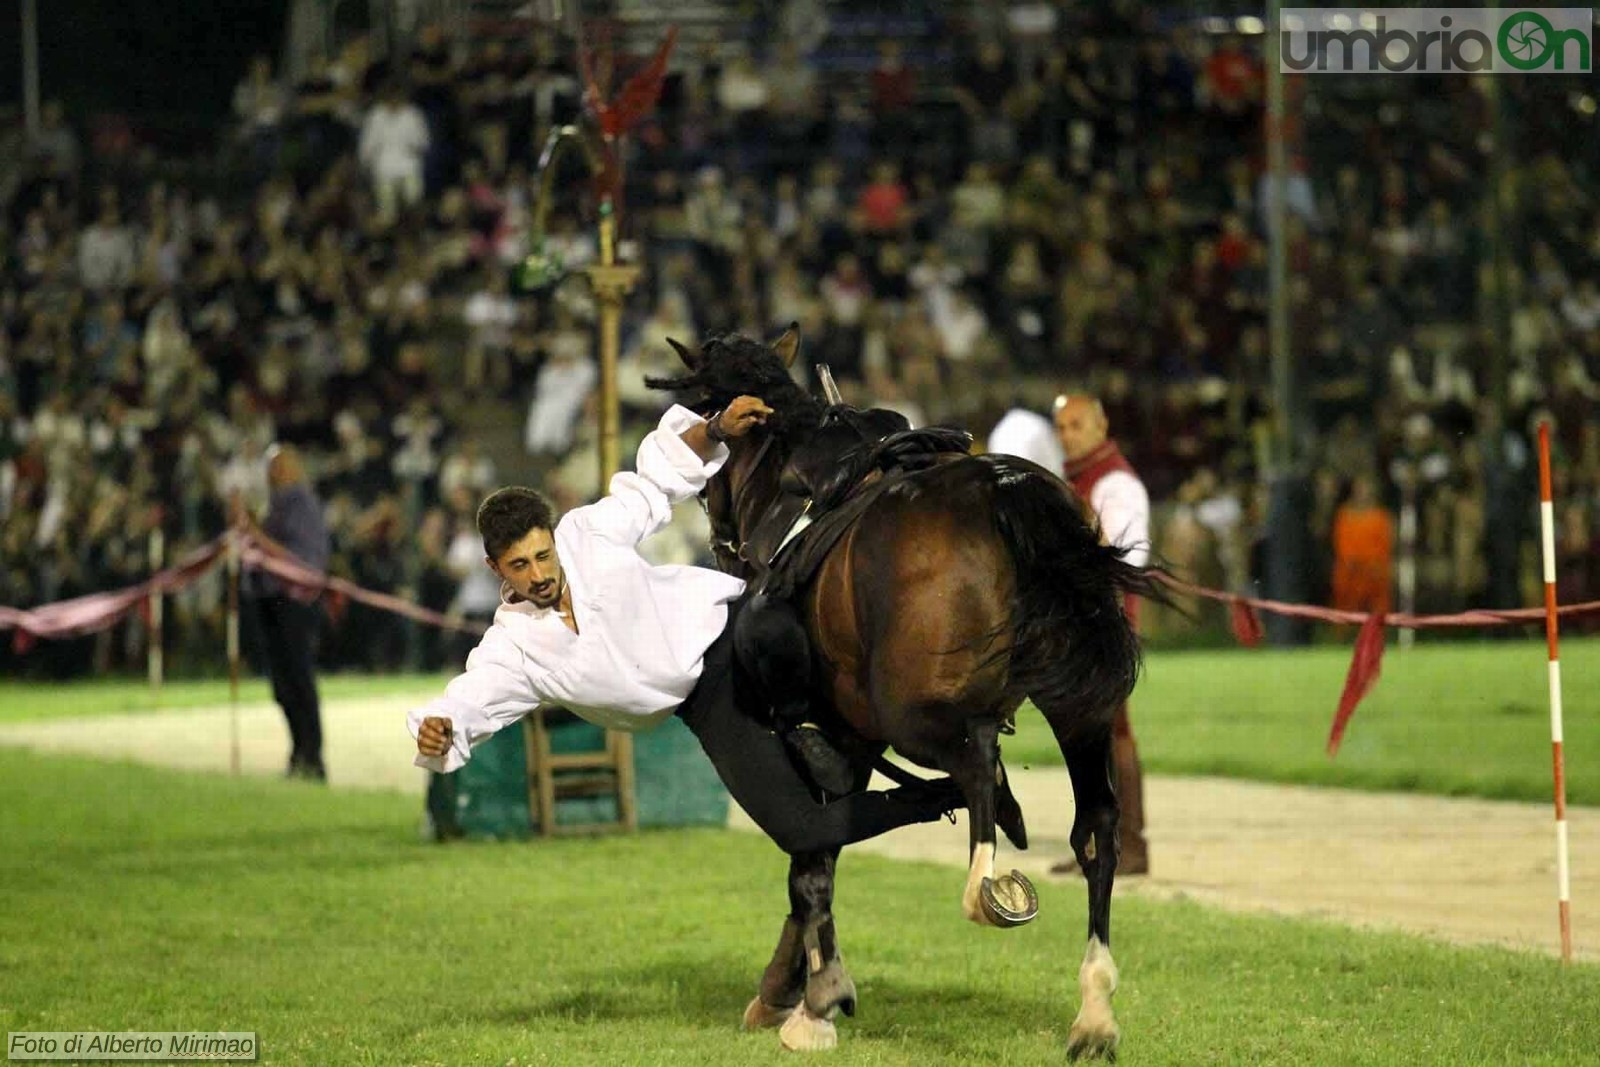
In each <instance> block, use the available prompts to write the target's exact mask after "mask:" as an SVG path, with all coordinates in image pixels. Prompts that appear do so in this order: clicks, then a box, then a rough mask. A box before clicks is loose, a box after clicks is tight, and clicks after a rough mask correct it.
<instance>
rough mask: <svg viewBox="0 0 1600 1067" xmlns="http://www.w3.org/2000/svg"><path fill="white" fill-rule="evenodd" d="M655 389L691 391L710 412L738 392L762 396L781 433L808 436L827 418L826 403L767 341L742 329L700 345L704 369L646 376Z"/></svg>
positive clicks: (694, 402)
mask: <svg viewBox="0 0 1600 1067" xmlns="http://www.w3.org/2000/svg"><path fill="white" fill-rule="evenodd" d="M644 383H645V385H647V386H649V387H650V388H651V389H670V390H672V391H673V392H677V393H684V394H686V399H688V400H689V404H688V406H690V407H692V408H694V409H695V410H697V411H699V412H701V413H702V414H709V413H711V412H713V411H720V410H721V409H722V408H724V407H726V406H727V405H728V403H729V401H731V400H733V399H734V398H735V397H739V396H758V397H760V398H761V399H762V400H764V401H766V404H767V406H768V407H770V408H772V409H773V411H774V412H775V413H776V414H775V415H774V416H773V418H772V419H771V420H770V421H769V422H768V424H767V425H769V426H770V427H771V428H772V429H773V431H774V432H775V433H777V434H778V435H779V436H780V437H782V438H786V439H790V440H794V439H803V438H804V437H806V436H809V435H810V434H811V433H812V432H813V431H815V430H816V428H817V426H818V425H819V424H820V423H821V422H822V414H823V412H824V411H825V410H826V405H824V404H823V402H822V401H820V400H818V399H817V398H816V397H814V396H812V395H811V394H810V393H808V392H806V391H805V390H804V389H802V388H801V387H800V386H799V385H798V384H796V382H795V380H794V379H793V378H791V377H790V376H789V369H788V368H787V367H785V366H784V365H783V360H782V359H780V358H778V354H777V353H776V352H774V351H773V350H772V348H771V347H770V346H768V345H765V344H762V343H761V342H760V341H756V340H753V339H751V338H749V337H745V336H744V335H742V334H720V335H717V336H713V337H711V338H708V339H707V340H706V343H705V345H704V346H703V347H702V348H701V349H700V369H699V370H697V371H695V372H694V373H692V374H686V375H684V376H683V377H681V378H646V379H645V380H644Z"/></svg>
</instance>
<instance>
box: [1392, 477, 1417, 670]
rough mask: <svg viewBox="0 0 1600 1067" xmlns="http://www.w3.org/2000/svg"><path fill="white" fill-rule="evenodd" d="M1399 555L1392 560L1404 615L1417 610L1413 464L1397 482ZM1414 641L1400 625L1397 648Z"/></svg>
mask: <svg viewBox="0 0 1600 1067" xmlns="http://www.w3.org/2000/svg"><path fill="white" fill-rule="evenodd" d="M1400 494H1401V495H1400V558H1399V560H1398V561H1396V566H1395V578H1396V581H1397V583H1398V584H1399V586H1400V610H1401V611H1403V612H1405V613H1406V614H1407V615H1411V614H1415V612H1416V610H1417V479H1416V469H1415V467H1411V466H1408V467H1407V469H1406V474H1405V481H1404V482H1402V483H1401V485H1400ZM1416 640H1417V631H1415V630H1413V629H1412V628H1411V627H1409V626H1407V627H1404V628H1403V629H1402V630H1401V631H1400V647H1401V648H1410V647H1411V646H1412V645H1413V644H1415V643H1416Z"/></svg>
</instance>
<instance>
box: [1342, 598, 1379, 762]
mask: <svg viewBox="0 0 1600 1067" xmlns="http://www.w3.org/2000/svg"><path fill="white" fill-rule="evenodd" d="M1384 622H1385V616H1384V614H1383V613H1382V612H1373V613H1372V614H1371V615H1368V616H1367V621H1366V622H1364V623H1362V624H1361V632H1360V633H1359V634H1357V635H1356V650H1355V655H1353V656H1351V657H1350V673H1348V674H1346V675H1345V679H1344V692H1343V693H1341V694H1339V709H1338V710H1337V711H1335V712H1334V713H1333V729H1332V730H1330V731H1329V733H1328V755H1329V756H1336V755H1338V754H1339V742H1341V741H1342V740H1344V728H1345V727H1346V726H1348V725H1349V724H1350V716H1352V715H1354V714H1355V713H1356V705H1357V704H1359V703H1361V700H1362V698H1363V697H1365V696H1366V695H1367V694H1368V693H1370V692H1372V687H1373V686H1374V685H1376V684H1377V682H1378V674H1379V673H1380V671H1381V670H1382V669H1383V642H1384V632H1383V630H1384Z"/></svg>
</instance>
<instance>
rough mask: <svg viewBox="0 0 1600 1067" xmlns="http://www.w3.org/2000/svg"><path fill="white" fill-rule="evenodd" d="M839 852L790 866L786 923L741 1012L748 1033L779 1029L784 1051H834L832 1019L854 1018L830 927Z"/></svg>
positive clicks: (852, 994)
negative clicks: (756, 988) (840, 1016)
mask: <svg viewBox="0 0 1600 1067" xmlns="http://www.w3.org/2000/svg"><path fill="white" fill-rule="evenodd" d="M837 859H838V853H837V852H810V853H803V854H801V855H797V856H793V857H791V858H790V860H789V916H788V918H787V919H785V920H784V924H783V934H782V936H781V937H780V938H779V940H778V947H777V950H776V951H775V952H774V953H773V954H772V961H771V962H770V963H768V964H767V970H766V973H765V974H763V975H762V978H761V988H760V991H759V992H758V993H757V994H756V997H755V999H753V1000H752V1001H751V1002H750V1004H749V1006H748V1007H746V1008H745V1013H744V1025H745V1028H746V1029H757V1028H762V1027H773V1026H777V1027H781V1028H782V1029H781V1031H780V1034H779V1036H780V1038H781V1039H782V1041H783V1045H784V1047H785V1048H789V1049H794V1050H796V1051H816V1050H820V1049H828V1048H832V1047H834V1045H835V1044H837V1043H838V1031H837V1030H836V1028H835V1027H834V1023H833V1020H834V1018H835V1017H836V1016H837V1015H838V1014H839V1013H840V1012H841V1011H842V1012H844V1013H845V1014H846V1015H854V1014H855V1010H856V988H855V983H854V982H853V981H852V980H851V978H850V974H849V972H848V971H846V970H845V967H844V961H843V959H841V958H840V955H839V942H838V936H837V933H836V931H835V928H834V922H833V878H834V870H835V865H836V862H837Z"/></svg>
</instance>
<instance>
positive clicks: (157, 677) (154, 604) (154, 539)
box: [149, 525, 167, 692]
mask: <svg viewBox="0 0 1600 1067" xmlns="http://www.w3.org/2000/svg"><path fill="white" fill-rule="evenodd" d="M166 553H167V539H166V537H165V535H163V534H162V532H161V527H160V526H159V525H157V526H156V527H155V528H154V529H152V530H151V531H150V570H151V572H152V573H157V574H158V573H160V571H161V568H162V566H163V565H164V564H165V562H166V559H165V557H166ZM161 631H162V596H161V590H160V588H159V587H158V588H154V589H151V590H150V634H149V639H150V649H149V653H150V664H149V667H150V688H151V689H154V690H156V691H157V692H159V691H160V689H161V679H162V674H163V671H164V664H163V663H162V660H161V652H162V649H161V644H162V632H161Z"/></svg>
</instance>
